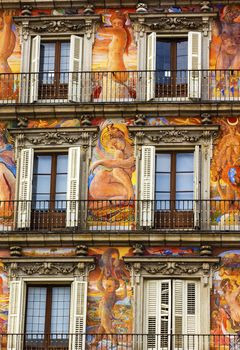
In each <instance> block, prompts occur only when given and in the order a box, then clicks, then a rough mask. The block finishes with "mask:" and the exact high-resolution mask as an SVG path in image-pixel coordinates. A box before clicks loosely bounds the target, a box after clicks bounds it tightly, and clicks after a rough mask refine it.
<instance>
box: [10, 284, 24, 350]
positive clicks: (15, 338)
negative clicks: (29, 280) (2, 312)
mask: <svg viewBox="0 0 240 350" xmlns="http://www.w3.org/2000/svg"><path fill="white" fill-rule="evenodd" d="M9 287H10V294H9V309H8V310H9V311H8V339H7V349H8V350H20V349H21V348H22V341H23V338H22V336H21V333H22V329H21V326H22V322H21V321H22V320H21V316H22V295H23V281H21V280H20V281H11V282H10V283H9Z"/></svg>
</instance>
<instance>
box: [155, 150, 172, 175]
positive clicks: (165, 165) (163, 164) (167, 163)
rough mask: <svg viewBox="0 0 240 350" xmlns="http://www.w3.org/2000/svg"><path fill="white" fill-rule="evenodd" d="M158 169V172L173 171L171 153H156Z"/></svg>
mask: <svg viewBox="0 0 240 350" xmlns="http://www.w3.org/2000/svg"><path fill="white" fill-rule="evenodd" d="M156 171H157V172H170V171H171V154H169V153H166V154H163V153H158V154H157V155H156Z"/></svg>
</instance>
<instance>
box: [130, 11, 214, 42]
mask: <svg viewBox="0 0 240 350" xmlns="http://www.w3.org/2000/svg"><path fill="white" fill-rule="evenodd" d="M206 8H207V7H206V6H204V7H203V9H204V11H203V12H199V13H197V12H181V13H149V12H148V13H131V14H129V16H130V18H131V20H132V23H133V27H134V30H135V31H136V32H138V33H139V35H140V36H143V33H144V32H152V31H156V32H159V33H169V34H172V33H173V32H174V33H188V32H189V31H191V30H197V31H202V32H203V34H204V35H205V36H207V35H208V32H209V30H210V19H211V18H216V17H217V16H218V13H217V12H207V11H206ZM205 11H206V12H205Z"/></svg>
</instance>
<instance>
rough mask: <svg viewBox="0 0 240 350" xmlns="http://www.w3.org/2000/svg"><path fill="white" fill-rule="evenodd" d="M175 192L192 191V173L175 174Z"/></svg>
mask: <svg viewBox="0 0 240 350" xmlns="http://www.w3.org/2000/svg"><path fill="white" fill-rule="evenodd" d="M176 191H193V173H190V174H189V173H178V174H176Z"/></svg>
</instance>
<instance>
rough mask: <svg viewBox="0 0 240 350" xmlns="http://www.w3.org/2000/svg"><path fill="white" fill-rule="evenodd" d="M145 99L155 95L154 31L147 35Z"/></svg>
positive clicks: (152, 97)
mask: <svg viewBox="0 0 240 350" xmlns="http://www.w3.org/2000/svg"><path fill="white" fill-rule="evenodd" d="M147 71H148V72H147V100H151V99H154V97H155V74H156V33H155V32H152V33H151V34H150V35H148V42H147Z"/></svg>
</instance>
